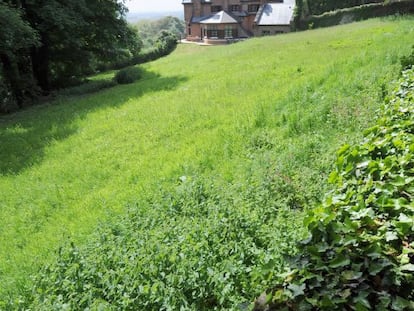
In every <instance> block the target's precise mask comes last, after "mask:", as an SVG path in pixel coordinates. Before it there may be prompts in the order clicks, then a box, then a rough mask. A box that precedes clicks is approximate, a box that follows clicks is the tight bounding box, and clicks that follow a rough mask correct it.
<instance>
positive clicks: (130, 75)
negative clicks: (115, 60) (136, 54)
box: [114, 67, 142, 84]
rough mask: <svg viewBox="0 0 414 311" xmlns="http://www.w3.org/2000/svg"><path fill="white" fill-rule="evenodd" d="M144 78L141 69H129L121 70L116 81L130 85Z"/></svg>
mask: <svg viewBox="0 0 414 311" xmlns="http://www.w3.org/2000/svg"><path fill="white" fill-rule="evenodd" d="M141 77H142V70H141V68H139V67H127V68H124V69H121V70H119V71H118V72H117V73H116V75H115V77H114V80H115V81H116V82H117V83H119V84H129V83H133V82H135V81H137V80H139V79H140V78H141Z"/></svg>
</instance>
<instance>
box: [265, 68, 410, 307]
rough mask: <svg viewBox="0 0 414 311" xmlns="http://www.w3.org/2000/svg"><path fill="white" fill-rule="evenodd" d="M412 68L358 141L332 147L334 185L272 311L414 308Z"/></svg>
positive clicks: (310, 221) (272, 298)
mask: <svg viewBox="0 0 414 311" xmlns="http://www.w3.org/2000/svg"><path fill="white" fill-rule="evenodd" d="M413 104H414V69H411V70H408V71H406V72H404V73H403V79H402V80H401V81H400V85H399V87H398V88H397V89H396V90H395V92H394V93H393V96H392V97H391V98H390V99H388V100H387V103H386V105H385V109H384V116H383V117H382V118H381V119H379V121H378V124H377V125H376V126H374V127H372V128H371V129H369V130H368V131H367V132H366V138H365V141H363V142H362V144H361V145H359V146H354V147H351V146H349V145H346V146H344V147H342V148H341V149H340V150H339V151H338V158H337V162H336V166H337V169H336V170H335V171H334V172H333V173H332V174H331V176H330V181H331V182H332V183H333V184H334V185H335V186H336V189H335V190H334V191H333V192H332V193H331V194H330V195H329V196H328V197H327V199H326V200H325V202H324V203H323V205H322V206H320V207H317V208H315V209H314V210H313V211H311V212H310V213H309V215H308V217H307V218H306V220H305V224H306V226H307V228H308V229H309V232H310V236H309V238H308V239H307V240H305V241H303V242H302V244H301V246H300V247H299V249H300V250H299V253H300V255H299V256H297V257H295V260H294V264H293V265H292V267H291V269H290V270H289V272H288V273H287V274H285V275H284V276H282V277H283V280H284V281H283V282H281V284H280V285H279V286H277V287H276V288H275V289H274V290H273V291H272V294H271V295H269V302H270V305H271V310H413V309H414V273H413V272H414V208H413V206H414V205H413V198H414V187H413V184H414V169H413V168H414V110H413Z"/></svg>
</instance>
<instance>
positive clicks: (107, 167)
mask: <svg viewBox="0 0 414 311" xmlns="http://www.w3.org/2000/svg"><path fill="white" fill-rule="evenodd" d="M413 35H414V23H413V20H412V19H408V18H407V19H405V18H399V19H377V20H370V21H366V22H362V23H355V24H351V25H346V26H340V27H333V28H329V29H321V30H315V31H307V32H301V33H293V34H289V35H282V36H277V37H267V38H258V39H252V40H248V41H245V42H242V43H238V44H235V45H230V46H217V47H202V46H195V45H180V46H179V47H178V49H177V50H176V51H175V52H174V53H173V54H172V55H170V56H168V57H165V58H163V59H160V60H158V61H156V62H152V63H149V64H146V65H145V66H144V69H145V77H144V78H143V79H142V80H141V81H138V82H136V83H134V84H132V85H126V86H117V87H114V88H111V89H107V90H104V91H101V92H99V93H96V94H93V95H87V96H73V97H61V98H59V99H56V100H54V101H52V102H50V103H48V104H45V105H42V106H37V107H33V108H30V109H27V110H25V111H22V112H19V113H16V114H13V115H9V116H2V117H0V159H1V161H0V219H1V220H2V221H1V225H0V279H1V285H0V301H1V300H7V299H9V298H10V297H11V299H13V297H14V296H15V295H16V293H18V292H19V291H20V290H23V289H25V288H27V287H29V286H31V279H30V275H32V274H34V273H36V272H37V271H38V269H39V268H40V267H42V266H43V265H44V264H46V263H49V262H53V261H54V260H55V258H56V256H57V249H58V248H59V246H61V245H63V244H65V243H67V242H68V241H75V243H77V244H78V245H85V244H87V243H88V240H89V239H90V237H91V234H92V233H94V232H95V231H96V230H97V228H99V227H105V226H107V223H108V222H109V223H110V222H111V219H115V220H114V221H117V220H118V217H122V215H125V213H127V210H128V209H131V206H136V207H135V208H138V209H139V208H140V206H146V208H147V209H148V208H150V207H148V206H151V202H152V203H154V202H160V201H162V198H164V197H165V196H167V195H168V194H169V193H176V192H177V191H180V190H179V189H180V188H179V186H180V185H181V184H182V183H184V182H188V181H192V182H197V181H198V180H202V182H201V184H203V186H204V187H206V182H205V181H206V180H208V181H209V183H210V185H211V188H212V189H214V192H215V193H216V196H217V197H219V196H224V197H227V199H226V202H227V203H228V202H231V198H233V203H234V206H233V208H234V209H235V210H236V211H237V208H238V207H239V206H243V211H240V213H241V214H243V213H244V212H245V213H247V214H248V213H249V212H250V211H248V209H249V207H248V206H245V205H243V200H244V199H246V197H245V196H244V195H242V194H245V193H248V192H249V191H252V192H255V191H256V190H257V189H259V188H260V187H262V185H266V184H268V183H269V184H272V187H273V188H272V189H271V192H272V195H271V196H267V197H266V198H267V199H269V198H270V199H272V200H273V199H274V200H273V202H269V200H267V201H266V202H264V203H263V202H262V203H263V204H259V203H260V202H261V201H260V197H258V196H257V195H255V196H254V200H253V199H252V200H253V201H254V202H256V203H257V204H256V205H257V206H259V205H262V207H261V208H268V209H269V210H271V211H274V212H273V214H274V218H273V219H272V221H270V222H269V224H271V225H269V226H268V228H267V230H268V231H267V233H265V234H264V235H266V234H267V235H268V236H267V237H268V239H271V235H270V233H271V231H272V229H274V230H278V229H277V226H278V225H280V226H281V227H282V225H283V226H287V228H289V230H292V231H297V232H294V233H292V234H287V235H286V238H285V240H283V239H282V240H283V241H284V242H286V241H287V240H291V239H292V238H299V237H300V236H301V232H300V227H301V226H300V221H301V211H302V210H303V209H306V208H308V207H310V206H312V204H314V202H317V201H318V200H320V199H321V197H322V195H323V193H324V191H325V190H326V188H327V186H326V176H327V174H328V173H329V170H330V168H331V163H332V159H333V157H334V153H335V150H336V149H337V148H338V147H339V146H340V145H341V144H343V143H345V142H352V141H355V140H356V139H358V138H359V137H360V135H361V131H362V130H363V129H364V128H366V127H367V126H368V125H370V124H372V122H373V117H374V115H375V110H376V109H377V108H378V105H379V103H381V101H382V99H383V96H384V94H385V92H386V91H387V87H388V84H389V82H390V81H391V80H393V79H395V78H396V77H397V75H398V74H399V71H400V64H399V60H400V57H401V56H403V55H406V54H408V53H409V51H410V48H411V46H412V44H413V43H414V42H413V37H414V36H413ZM103 77H105V76H103ZM207 184H208V183H207ZM256 186H257V187H256ZM258 187H259V188H258ZM263 187H265V186H263ZM177 189H178V190H177ZM249 189H250V190H249ZM260 189H261V188H260ZM210 192H211V191H210ZM183 197H185V196H183ZM238 199H239V201H238ZM245 201H248V200H247V199H246V200H245ZM253 201H252V202H253ZM229 204H230V203H228V205H229ZM253 205H254V204H253ZM256 205H255V206H256ZM128 206H129V208H128ZM244 209H246V211H244ZM279 209H285V210H288V214H289V215H288V216H286V217H287V218H286V219H280V216H277V214H278V210H279ZM157 212H158V213H162V211H160V210H157ZM177 213H179V212H177ZM247 214H246V215H247ZM249 215H250V214H249ZM158 216H159V215H157V214H154V213H153V212H148V213H141V215H140V217H141V218H142V222H146V221H148V219H146V217H158ZM187 216H188V215H187ZM160 217H161V216H160ZM246 217H248V215H247V216H246ZM278 217H279V218H278ZM161 218H162V217H161ZM186 219H187V220H186V221H185V220H184V219H182V224H183V226H194V225H195V224H200V225H202V223H201V222H200V223H199V222H197V221H196V222H194V223H192V222H191V216H188V217H187V218H186ZM257 221H260V217H258V218H257ZM283 222H288V224H282V223H283ZM157 226H158V227H157ZM157 228H159V230H161V228H163V224H154V227H153V228H152V230H154V232H156V230H157ZM296 228H299V229H296ZM238 230H242V229H241V228H239V229H238ZM153 241H155V242H154V243H157V240H156V239H155V240H153ZM162 241H163V240H162V239H160V240H158V242H159V243H163V242H162ZM267 241H269V240H267ZM283 241H281V243H282V242H283ZM289 247H290V246H289ZM286 248H288V247H287V246H286V247H280V245H274V246H272V250H278V249H279V251H280V252H282V251H283V250H284V249H285V250H286ZM257 278H258V277H256V279H257ZM270 281H271V280H270ZM259 283H260V282H258V284H257V286H256V288H254V290H253V291H254V292H253V293H252V292H250V293H246V294H244V297H249V296H252V295H254V294H257V291H259V290H260V286H259V285H261V286H263V287H264V286H266V285H268V284H266V282H263V283H262V284H259ZM0 306H1V304H0Z"/></svg>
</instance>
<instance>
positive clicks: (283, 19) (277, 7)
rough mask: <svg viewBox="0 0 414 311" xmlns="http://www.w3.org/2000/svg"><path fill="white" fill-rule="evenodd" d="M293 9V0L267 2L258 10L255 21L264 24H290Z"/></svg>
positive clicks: (260, 24)
mask: <svg viewBox="0 0 414 311" xmlns="http://www.w3.org/2000/svg"><path fill="white" fill-rule="evenodd" d="M294 9H295V0H284V1H283V3H267V4H264V5H263V7H262V8H261V9H260V10H259V12H258V16H257V17H256V23H257V25H259V26H265V25H290V22H291V21H292V18H293V10H294Z"/></svg>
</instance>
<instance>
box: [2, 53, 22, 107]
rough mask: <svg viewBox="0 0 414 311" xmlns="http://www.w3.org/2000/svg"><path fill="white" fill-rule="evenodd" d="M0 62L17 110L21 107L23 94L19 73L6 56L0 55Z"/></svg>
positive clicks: (13, 63)
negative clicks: (17, 107)
mask: <svg viewBox="0 0 414 311" xmlns="http://www.w3.org/2000/svg"><path fill="white" fill-rule="evenodd" d="M0 61H1V63H2V66H3V76H4V78H5V80H6V83H7V84H8V85H9V86H10V90H11V91H12V93H13V96H14V97H15V98H16V102H17V105H18V106H19V108H22V107H23V93H22V86H21V79H20V72H19V70H18V68H17V64H16V63H15V62H13V60H12V59H11V58H10V57H9V56H8V55H7V54H3V53H1V54H0Z"/></svg>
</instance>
